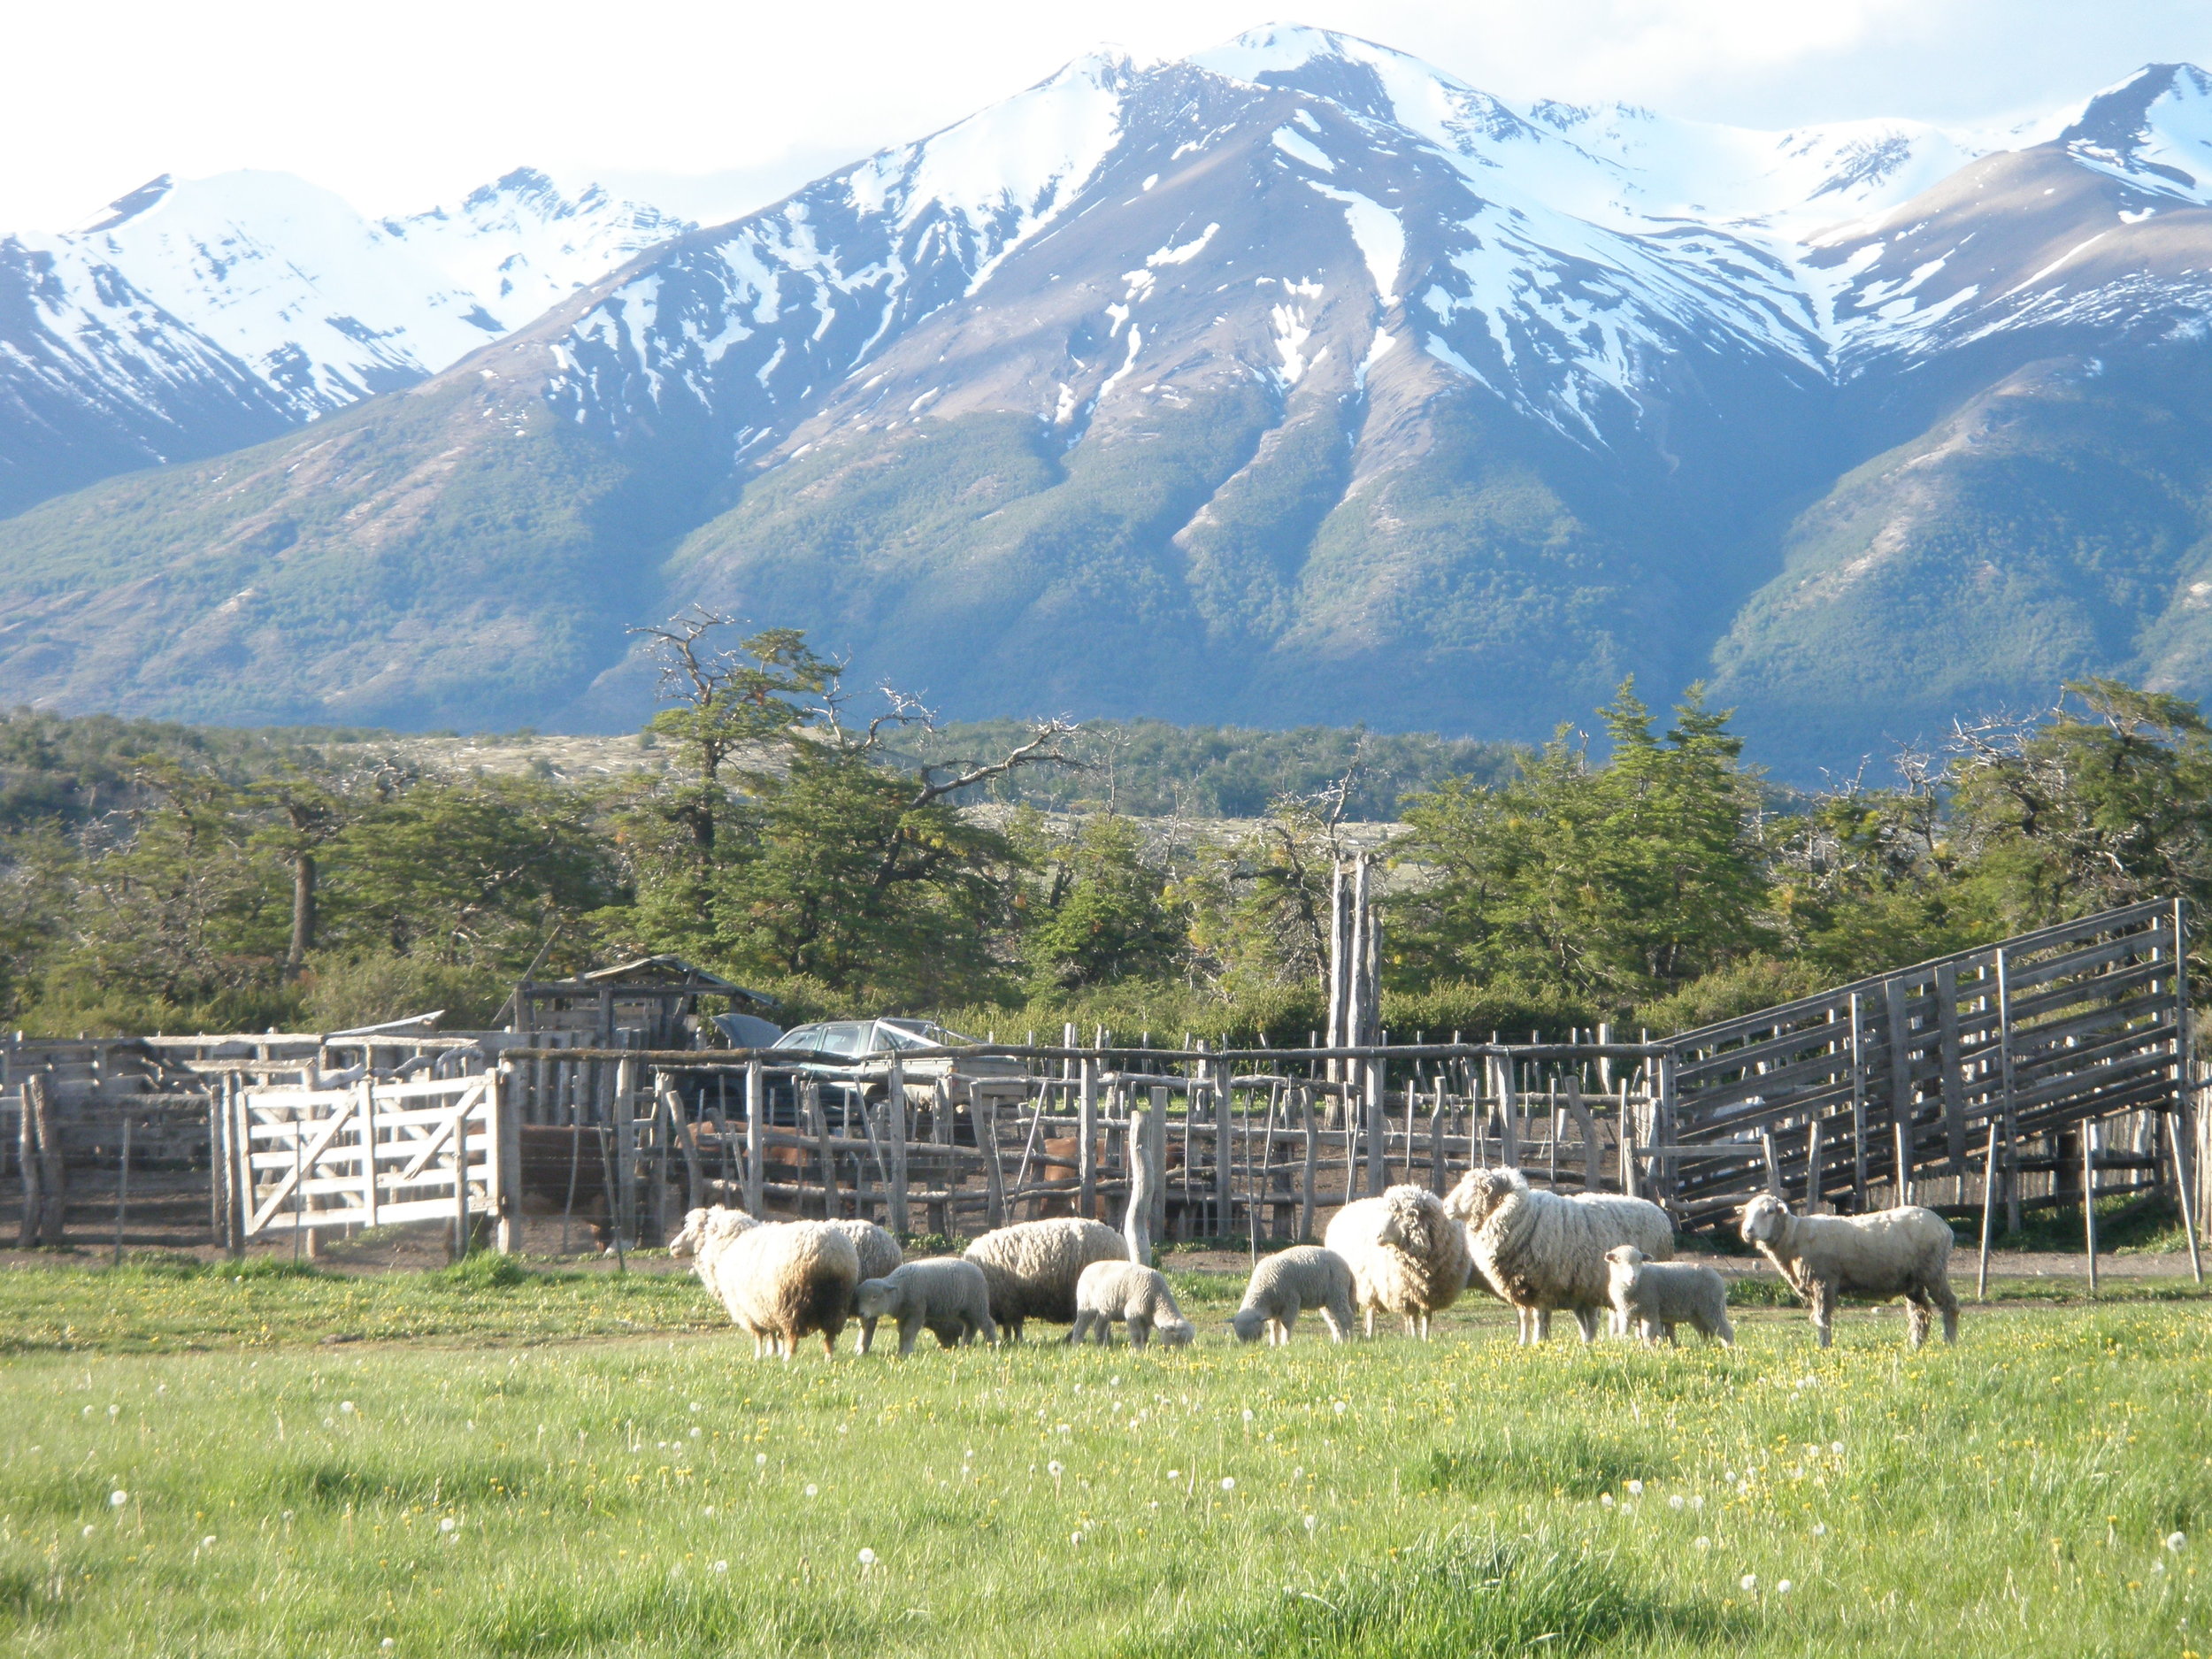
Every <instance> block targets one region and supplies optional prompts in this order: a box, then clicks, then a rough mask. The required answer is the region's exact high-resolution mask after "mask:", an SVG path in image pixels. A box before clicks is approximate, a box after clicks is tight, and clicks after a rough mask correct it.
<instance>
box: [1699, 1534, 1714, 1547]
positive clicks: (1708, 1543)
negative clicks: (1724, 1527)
mask: <svg viewBox="0 0 2212 1659" xmlns="http://www.w3.org/2000/svg"><path fill="white" fill-rule="evenodd" d="M1712 1547H1713V1540H1711V1539H1709V1538H1707V1537H1706V1536H1705V1535H1704V1534H1703V1533H1700V1534H1699V1535H1698V1538H1697V1540H1696V1548H1699V1549H1710V1548H1712Z"/></svg>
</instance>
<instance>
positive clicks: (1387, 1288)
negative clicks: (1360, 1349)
mask: <svg viewBox="0 0 2212 1659" xmlns="http://www.w3.org/2000/svg"><path fill="white" fill-rule="evenodd" d="M1321 1241H1322V1242H1323V1243H1324V1244H1325V1245H1326V1246H1327V1247H1328V1248H1330V1249H1332V1250H1333V1251H1335V1252H1336V1253H1337V1255H1339V1256H1342V1257H1343V1258H1344V1262H1345V1264H1346V1265H1347V1266H1348V1267H1349V1268H1350V1269H1351V1270H1352V1284H1353V1288H1354V1293H1355V1294H1356V1298H1357V1300H1358V1303H1359V1306H1360V1308H1361V1309H1362V1310H1363V1311H1364V1312H1365V1314H1366V1316H1367V1334H1368V1335H1370V1336H1372V1335H1374V1334H1375V1313H1376V1310H1378V1309H1379V1310H1381V1311H1383V1312H1385V1313H1394V1314H1399V1315H1401V1316H1402V1317H1403V1318H1404V1319H1405V1322H1406V1334H1407V1335H1408V1336H1414V1335H1418V1336H1419V1337H1420V1338H1421V1340H1423V1341H1426V1340H1428V1335H1429V1318H1430V1316H1431V1315H1432V1314H1438V1313H1441V1312H1442V1311H1443V1310H1445V1309H1447V1308H1448V1307H1450V1306H1451V1305H1452V1303H1454V1302H1456V1301H1458V1300H1459V1293H1460V1292H1461V1291H1463V1290H1464V1289H1466V1287H1467V1274H1468V1271H1469V1267H1470V1263H1469V1261H1468V1256H1467V1235H1466V1234H1465V1233H1463V1231H1462V1230H1461V1229H1460V1227H1459V1225H1458V1224H1457V1223H1455V1221H1453V1219H1452V1218H1451V1217H1449V1216H1448V1215H1446V1214H1445V1213H1444V1205H1443V1202H1442V1201H1441V1200H1440V1199H1439V1198H1438V1197H1437V1195H1436V1194H1434V1193H1432V1192H1431V1191H1429V1190H1428V1188H1427V1187H1391V1188H1389V1189H1388V1190H1387V1191H1386V1192H1385V1193H1384V1194H1382V1195H1381V1196H1380V1197H1379V1198H1363V1199H1360V1200H1359V1201H1358V1202H1356V1203H1349V1204H1347V1205H1345V1206H1344V1208H1343V1209H1341V1210H1338V1211H1337V1212H1336V1215H1335V1217H1334V1218H1333V1219H1332V1220H1331V1221H1330V1223H1329V1227H1328V1231H1327V1232H1326V1233H1324V1234H1323V1235H1322V1240H1321Z"/></svg>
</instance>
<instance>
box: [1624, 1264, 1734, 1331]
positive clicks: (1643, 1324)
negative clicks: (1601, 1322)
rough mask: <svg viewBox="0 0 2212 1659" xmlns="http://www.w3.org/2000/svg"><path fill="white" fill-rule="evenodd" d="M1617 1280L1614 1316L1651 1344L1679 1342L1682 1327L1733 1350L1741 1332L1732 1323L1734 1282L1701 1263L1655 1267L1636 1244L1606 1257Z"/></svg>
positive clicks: (1659, 1265)
mask: <svg viewBox="0 0 2212 1659" xmlns="http://www.w3.org/2000/svg"><path fill="white" fill-rule="evenodd" d="M1605 1259H1606V1261H1607V1263H1609V1268H1608V1271H1609V1273H1610V1274H1611V1277H1612V1299H1613V1311H1614V1313H1615V1314H1616V1315H1617V1316H1618V1317H1619V1320H1620V1323H1621V1324H1622V1325H1624V1326H1625V1327H1626V1328H1627V1329H1629V1330H1631V1331H1633V1332H1635V1333H1637V1334H1638V1335H1639V1336H1640V1337H1642V1338H1643V1339H1644V1340H1645V1341H1647V1342H1655V1341H1657V1340H1659V1338H1661V1337H1662V1336H1663V1337H1665V1338H1666V1340H1668V1341H1669V1342H1672V1341H1673V1340H1674V1327H1675V1326H1676V1325H1691V1326H1694V1328H1695V1329H1696V1330H1697V1331H1698V1333H1700V1334H1701V1335H1703V1336H1708V1337H1710V1338H1712V1339H1713V1340H1715V1341H1717V1342H1718V1343H1719V1344H1720V1345H1721V1346H1722V1347H1723V1348H1732V1347H1734V1346H1735V1341H1736V1327H1735V1326H1734V1325H1731V1324H1730V1323H1729V1322H1728V1282H1727V1281H1726V1280H1725V1279H1723V1278H1721V1276H1720V1275H1719V1274H1718V1273H1717V1272H1715V1271H1713V1270H1712V1269H1711V1268H1709V1267H1706V1266H1704V1265H1702V1264H1701V1263H1696V1262H1655V1261H1653V1260H1652V1259H1651V1258H1650V1257H1649V1256H1646V1255H1645V1254H1644V1253H1643V1252H1642V1251H1641V1250H1640V1249H1638V1248H1636V1247H1635V1246H1634V1245H1632V1244H1617V1245H1615V1246H1614V1247H1613V1248H1611V1249H1609V1250H1608V1251H1607V1252H1606V1253H1605Z"/></svg>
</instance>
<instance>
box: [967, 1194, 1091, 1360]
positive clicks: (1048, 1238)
mask: <svg viewBox="0 0 2212 1659" xmlns="http://www.w3.org/2000/svg"><path fill="white" fill-rule="evenodd" d="M967 1259H968V1260H969V1261H971V1262H973V1263H975V1264H976V1265H977V1266H978V1267H979V1268H981V1269H982V1270H983V1277H984V1279H986V1280H987V1281H988V1283H989V1285H990V1286H991V1317H992V1318H993V1319H995V1320H996V1321H997V1322H998V1326H999V1329H1000V1330H1001V1331H1002V1332H1003V1333H1007V1334H1010V1335H1011V1336H1012V1337H1013V1338H1014V1340H1017V1341H1019V1340H1021V1333H1022V1325H1023V1323H1024V1322H1025V1320H1030V1319H1049V1320H1051V1321H1052V1322H1053V1323H1054V1324H1056V1325H1071V1324H1073V1323H1074V1321H1075V1286H1076V1281H1077V1280H1078V1279H1081V1278H1082V1277H1083V1270H1084V1269H1085V1268H1087V1267H1088V1266H1090V1265H1091V1263H1094V1262H1125V1261H1127V1260H1128V1259H1129V1244H1128V1240H1125V1239H1124V1238H1123V1237H1122V1236H1121V1234H1120V1233H1116V1232H1115V1231H1114V1230H1113V1229H1112V1228H1111V1227H1110V1226H1107V1225H1105V1224H1104V1223H1102V1222H1097V1221H1087V1220H1085V1219H1083V1218H1082V1217H1079V1216H1057V1217H1052V1218H1051V1219H1048V1220H1045V1221H1018V1222H1016V1223H1015V1224H1014V1225H1012V1226H1010V1227H1000V1228H998V1229H996V1230H995V1231H994V1232H990V1233H985V1234H984V1235H983V1236H982V1237H981V1238H979V1239H978V1240H976V1241H975V1242H974V1243H973V1244H971V1245H970V1246H969V1247H968V1249H967Z"/></svg>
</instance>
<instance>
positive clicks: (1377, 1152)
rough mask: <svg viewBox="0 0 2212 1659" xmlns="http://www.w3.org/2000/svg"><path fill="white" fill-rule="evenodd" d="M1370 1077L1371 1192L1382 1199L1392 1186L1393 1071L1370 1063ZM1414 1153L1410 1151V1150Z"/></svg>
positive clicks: (1368, 1140) (1368, 1185)
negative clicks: (1391, 1075) (1391, 1107)
mask: <svg viewBox="0 0 2212 1659" xmlns="http://www.w3.org/2000/svg"><path fill="white" fill-rule="evenodd" d="M1364 1070H1365V1071H1366V1074H1367V1100H1366V1107H1367V1110H1366V1121H1367V1192H1368V1195H1369V1196H1370V1197H1375V1196H1379V1194H1381V1193H1382V1192H1383V1191H1384V1189H1386V1187H1389V1185H1390V1104H1389V1099H1388V1094H1389V1087H1390V1068H1389V1067H1388V1065H1386V1064H1385V1063H1384V1062H1382V1061H1380V1060H1370V1061H1368V1062H1367V1064H1366V1066H1365V1067H1364ZM1408 1150H1409V1151H1410V1148H1408Z"/></svg>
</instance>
